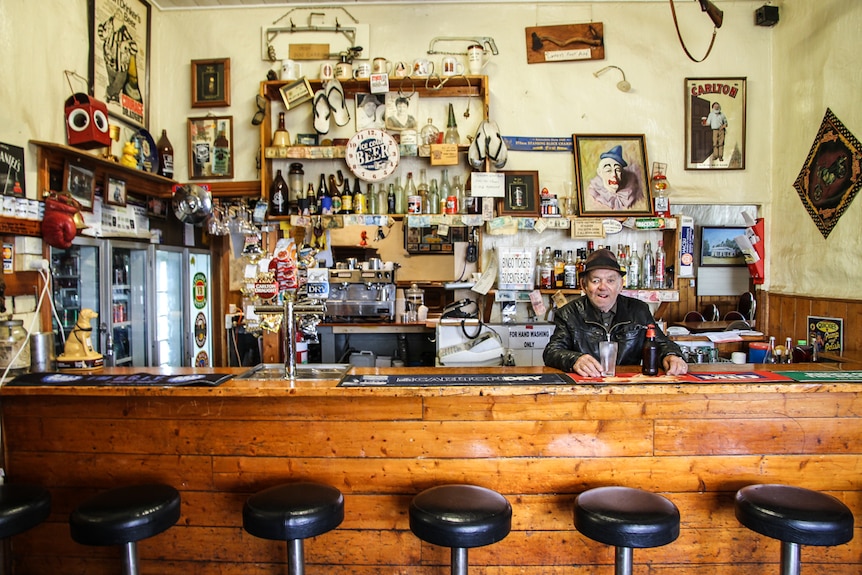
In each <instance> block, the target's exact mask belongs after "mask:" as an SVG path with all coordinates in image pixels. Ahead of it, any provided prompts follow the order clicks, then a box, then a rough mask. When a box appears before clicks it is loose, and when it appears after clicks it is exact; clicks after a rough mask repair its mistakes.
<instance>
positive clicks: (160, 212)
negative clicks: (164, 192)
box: [147, 198, 168, 220]
mask: <svg viewBox="0 0 862 575" xmlns="http://www.w3.org/2000/svg"><path fill="white" fill-rule="evenodd" d="M147 216H148V217H150V218H159V219H162V220H164V219H167V217H168V202H167V200H164V199H162V198H147Z"/></svg>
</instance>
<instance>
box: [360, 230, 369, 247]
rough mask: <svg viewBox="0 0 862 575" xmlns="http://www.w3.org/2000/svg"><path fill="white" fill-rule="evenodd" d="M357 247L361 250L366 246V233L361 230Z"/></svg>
mask: <svg viewBox="0 0 862 575" xmlns="http://www.w3.org/2000/svg"><path fill="white" fill-rule="evenodd" d="M359 245H360V246H362V247H363V248H364V247H365V246H367V245H368V232H366V231H365V230H362V233H361V234H359Z"/></svg>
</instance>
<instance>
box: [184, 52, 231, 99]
mask: <svg viewBox="0 0 862 575" xmlns="http://www.w3.org/2000/svg"><path fill="white" fill-rule="evenodd" d="M227 106H230V58H216V59H213V60H192V108H220V107H222V108H223V107H227Z"/></svg>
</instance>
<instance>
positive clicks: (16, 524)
mask: <svg viewBox="0 0 862 575" xmlns="http://www.w3.org/2000/svg"><path fill="white" fill-rule="evenodd" d="M50 513H51V493H50V492H48V490H47V489H44V488H43V487H39V486H38V485H16V484H8V483H5V484H3V485H0V539H5V538H6V537H11V536H12V535H17V534H18V533H23V532H24V531H27V530H28V529H30V528H32V527H35V526H36V525H38V524H39V523H42V522H43V521H44V520H45V519H47V518H48V515H50Z"/></svg>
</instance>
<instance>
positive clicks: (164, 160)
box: [156, 130, 174, 179]
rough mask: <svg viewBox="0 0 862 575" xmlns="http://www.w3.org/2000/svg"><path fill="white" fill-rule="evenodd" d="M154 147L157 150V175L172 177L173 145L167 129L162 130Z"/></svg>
mask: <svg viewBox="0 0 862 575" xmlns="http://www.w3.org/2000/svg"><path fill="white" fill-rule="evenodd" d="M156 148H158V150H159V175H160V176H164V177H166V178H171V179H173V177H174V147H173V146H172V145H171V141H170V140H169V139H168V131H167V130H162V136H161V137H160V138H159V141H158V143H157V144H156Z"/></svg>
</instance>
